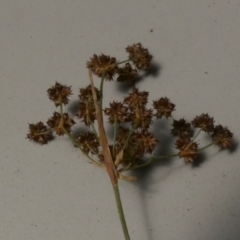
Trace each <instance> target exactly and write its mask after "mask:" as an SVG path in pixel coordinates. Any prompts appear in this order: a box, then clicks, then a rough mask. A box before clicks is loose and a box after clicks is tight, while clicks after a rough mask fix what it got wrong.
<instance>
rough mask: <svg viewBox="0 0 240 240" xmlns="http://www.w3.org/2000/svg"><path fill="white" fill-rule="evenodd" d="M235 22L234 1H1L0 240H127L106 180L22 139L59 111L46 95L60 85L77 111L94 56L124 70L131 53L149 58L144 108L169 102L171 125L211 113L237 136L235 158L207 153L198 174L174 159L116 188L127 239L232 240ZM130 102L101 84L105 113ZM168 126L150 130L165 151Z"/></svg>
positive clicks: (239, 200) (239, 178)
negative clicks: (136, 47) (69, 90)
mask: <svg viewBox="0 0 240 240" xmlns="http://www.w3.org/2000/svg"><path fill="white" fill-rule="evenodd" d="M239 22H240V2H239V1H238V0H229V1H228V0H218V1H210V0H202V1H199V0H192V1H190V0H179V1H169V0H149V1H142V0H127V1H126V0H122V1H110V0H105V1H104V0H99V1H84V0H68V1H65V0H41V1H36V0H34V1H33V0H22V1H16V0H1V1H0V33H1V37H0V109H1V116H0V129H1V130H0V133H1V137H0V154H1V158H0V216H1V217H0V239H1V240H67V239H71V240H99V239H100V240H112V239H114V240H122V239H124V238H123V234H122V230H121V225H120V222H119V219H118V215H117V210H116V206H115V201H114V196H113V192H112V188H111V185H110V182H109V179H108V176H107V175H106V173H105V172H104V171H103V170H101V169H98V168H96V167H94V166H92V165H90V164H89V163H88V162H87V159H86V158H85V157H84V156H83V155H82V154H81V153H79V152H78V151H77V150H76V149H75V148H74V147H73V146H72V145H71V144H70V142H69V141H68V140H67V138H65V137H63V138H58V139H57V140H56V141H53V142H51V143H50V144H48V145H46V146H42V147H41V146H38V145H36V144H34V143H31V142H29V141H28V140H27V139H25V137H26V133H27V132H28V123H35V122H38V121H46V120H47V119H48V118H49V117H50V116H51V115H52V112H53V111H54V110H55V108H54V106H53V104H52V103H51V102H50V101H49V99H48V97H47V94H46V90H47V89H48V88H49V87H51V86H52V85H54V83H55V82H56V81H58V82H60V83H62V84H67V85H71V86H72V87H73V93H74V95H72V97H71V99H72V100H73V101H76V100H77V96H78V92H79V88H80V87H85V86H86V85H87V84H88V83H89V80H88V73H87V69H86V61H88V60H89V59H90V57H91V56H92V55H93V54H94V53H96V54H101V53H105V54H107V55H111V56H114V57H116V58H117V59H118V60H124V59H126V57H127V54H126V53H125V48H126V47H127V46H128V45H131V44H133V43H137V42H141V43H142V44H143V46H144V47H147V48H148V49H149V51H150V52H151V53H152V54H153V55H154V66H155V67H154V71H152V72H151V73H149V74H148V75H147V76H146V78H145V80H144V81H141V82H139V83H138V84H137V87H139V88H140V89H141V90H146V91H149V92H150V100H149V102H150V104H151V102H152V100H153V99H156V98H160V97H164V96H167V97H169V98H170V100H171V101H172V102H173V103H175V104H176V111H175V112H174V117H175V118H176V119H178V118H181V117H184V118H185V119H189V120H192V119H193V118H194V117H195V116H196V115H199V114H201V113H209V115H211V116H214V118H215V122H216V124H222V125H224V126H225V125H227V126H228V127H229V129H230V130H231V131H232V132H233V133H234V147H233V149H232V150H231V151H219V149H218V148H217V147H212V148H210V149H209V150H207V151H206V154H205V158H204V161H203V162H202V163H201V164H199V166H197V167H192V166H191V165H186V164H185V163H184V161H183V160H182V159H177V158H176V159H172V160H169V161H163V162H158V163H157V164H155V165H154V166H153V167H151V168H149V169H144V170H142V171H139V172H137V173H135V174H137V176H138V180H137V181H135V182H125V181H121V182H120V191H121V196H122V201H123V205H124V209H125V213H126V219H127V223H128V226H129V232H130V235H131V239H132V240H183V239H184V240H203V239H204V240H229V239H240V228H239V225H240V159H239V157H240V153H239V147H238V141H239V137H240V127H239V119H240V107H239V102H240V94H239V93H240V82H239V76H240V67H239V64H240V28H239ZM95 83H96V85H97V84H99V80H98V79H97V78H95ZM119 90H120V91H119ZM126 93H127V92H124V91H123V89H122V88H121V87H120V85H119V84H116V83H115V82H110V83H106V84H105V90H104V104H105V105H106V103H108V102H109V101H113V100H116V99H117V100H121V97H122V96H124V94H126ZM166 127H167V125H166V124H165V122H164V121H163V122H162V124H160V125H159V126H158V128H157V131H158V134H159V136H160V138H159V140H160V141H161V144H162V145H161V146H162V149H163V150H168V149H169V148H170V144H172V142H171V140H170V139H169V137H168V135H167V132H166ZM200 139H201V137H200ZM201 140H202V141H203V144H207V139H206V138H205V137H204V135H203V137H202V139H201Z"/></svg>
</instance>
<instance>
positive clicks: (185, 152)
mask: <svg viewBox="0 0 240 240" xmlns="http://www.w3.org/2000/svg"><path fill="white" fill-rule="evenodd" d="M175 147H176V148H177V149H178V150H179V153H178V155H179V157H180V158H184V161H185V162H186V163H188V162H190V163H193V161H194V159H195V158H196V156H197V147H198V145H197V143H196V142H192V141H191V139H190V138H187V137H185V138H180V139H178V140H177V141H176V142H175Z"/></svg>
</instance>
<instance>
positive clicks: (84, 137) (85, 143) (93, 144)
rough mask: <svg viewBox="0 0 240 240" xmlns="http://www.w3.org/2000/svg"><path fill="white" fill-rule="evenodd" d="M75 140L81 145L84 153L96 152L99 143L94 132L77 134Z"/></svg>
mask: <svg viewBox="0 0 240 240" xmlns="http://www.w3.org/2000/svg"><path fill="white" fill-rule="evenodd" d="M76 142H77V143H78V144H79V145H80V146H81V147H82V150H83V152H84V153H86V154H88V153H89V152H91V153H92V154H96V155H97V154H98V151H99V146H100V145H99V142H98V140H97V138H96V135H95V134H94V133H91V132H87V133H84V134H79V136H78V137H77V139H76Z"/></svg>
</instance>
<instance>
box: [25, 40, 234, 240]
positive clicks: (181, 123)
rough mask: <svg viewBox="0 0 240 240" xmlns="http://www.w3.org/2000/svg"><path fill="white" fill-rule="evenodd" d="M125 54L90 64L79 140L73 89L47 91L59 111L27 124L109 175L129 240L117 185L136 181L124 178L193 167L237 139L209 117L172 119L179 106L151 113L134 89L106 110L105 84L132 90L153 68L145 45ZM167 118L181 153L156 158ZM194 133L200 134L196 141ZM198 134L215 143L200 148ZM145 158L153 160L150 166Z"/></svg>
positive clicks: (157, 104)
mask: <svg viewBox="0 0 240 240" xmlns="http://www.w3.org/2000/svg"><path fill="white" fill-rule="evenodd" d="M126 51H127V52H128V54H129V55H128V59H127V60H126V61H122V62H118V61H117V60H116V58H114V57H110V56H107V55H104V54H101V55H99V56H98V55H96V54H94V55H93V57H92V58H91V59H90V61H88V62H87V68H88V69H89V77H90V85H88V86H87V87H86V88H81V89H80V94H79V109H78V111H77V113H76V117H77V118H78V119H80V120H81V122H83V123H84V124H85V125H86V127H87V128H88V131H86V132H82V133H80V134H79V136H78V137H77V138H74V137H73V136H72V135H71V128H72V126H73V125H74V124H75V123H76V122H75V121H74V120H73V119H72V118H71V117H70V116H69V115H68V113H67V112H64V111H63V105H67V104H68V103H69V96H70V95H71V94H72V90H71V87H70V86H66V85H62V84H60V83H58V82H56V83H55V85H54V86H52V87H51V88H49V89H48V90H47V93H48V96H49V99H50V100H51V101H53V102H54V104H55V106H56V108H59V111H57V112H54V113H53V116H52V117H50V118H49V119H48V121H47V122H46V125H45V124H44V123H43V122H38V123H36V124H29V133H28V134H27V138H28V139H30V140H32V141H34V142H36V143H39V144H41V145H43V144H46V143H48V142H49V141H50V140H52V139H53V135H54V134H55V135H58V136H63V135H67V136H68V138H69V139H70V141H72V143H73V144H74V146H76V147H78V148H79V149H80V151H81V152H82V153H83V154H84V155H85V156H87V158H88V159H89V160H90V162H91V163H93V164H94V165H96V166H98V167H101V168H103V169H106V170H107V172H108V174H109V176H110V179H111V183H112V185H113V189H114V193H115V197H116V203H117V207H118V212H119V216H120V220H121V224H122V228H123V232H124V236H125V239H130V236H129V233H128V229H127V225H126V221H125V217H124V213H123V209H122V205H121V199H120V194H119V189H118V179H125V180H134V179H136V178H135V177H134V176H126V175H124V172H126V171H130V170H133V169H137V168H141V167H146V166H147V165H149V164H151V163H152V162H153V161H157V160H159V159H162V158H169V157H174V156H178V157H180V158H183V159H184V161H185V162H186V163H192V164H194V162H195V161H196V159H197V157H198V155H199V153H200V152H201V151H203V150H205V149H206V148H207V147H209V146H212V145H217V146H219V147H221V148H228V147H230V146H231V144H232V137H233V134H232V133H231V132H230V131H229V130H228V128H227V127H223V126H222V125H217V126H214V119H213V118H212V117H210V116H209V115H208V114H207V113H203V114H201V115H198V116H196V117H195V118H194V119H193V120H192V121H191V122H187V121H186V120H185V119H183V118H182V119H179V120H175V119H173V117H172V112H173V111H174V110H175V104H173V103H172V102H171V101H170V100H169V99H168V98H167V97H161V98H160V99H158V100H154V101H153V103H152V108H149V107H148V106H147V103H148V95H149V93H148V92H147V91H140V90H139V89H138V88H136V87H133V88H132V89H131V92H130V93H128V95H127V96H125V97H124V98H123V101H121V102H118V101H113V102H110V103H109V106H108V107H106V108H103V106H102V99H103V96H104V94H103V84H104V81H113V80H114V79H116V81H118V82H126V83H131V84H132V83H134V80H135V79H136V77H137V76H138V74H139V72H140V71H145V70H146V69H148V68H149V66H150V62H151V60H152V56H151V55H150V54H149V52H148V49H146V48H144V47H143V46H142V45H141V43H137V44H133V45H131V46H128V47H127V48H126ZM134 67H135V68H134ZM92 73H93V74H95V75H97V76H98V77H99V78H101V82H100V88H99V89H98V88H96V87H94V84H93V79H92ZM103 114H105V115H106V116H107V118H108V123H109V124H110V125H112V127H113V129H114V137H113V141H111V144H109V142H110V141H108V139H107V136H106V133H105V129H104V125H103ZM163 117H165V118H167V119H168V120H170V121H171V122H172V128H171V131H170V134H171V135H172V136H173V137H175V138H176V140H175V144H174V146H175V148H176V150H177V151H176V153H169V154H168V155H165V156H158V155H156V154H154V151H155V149H156V146H157V145H158V144H160V145H161V142H162V141H164V140H163V139H159V140H158V139H157V138H156V137H155V136H154V134H153V133H151V131H150V126H151V125H152V124H153V121H159V119H161V118H163ZM95 120H97V124H98V131H97V130H96V129H95V125H94V122H95ZM195 129H197V131H196V134H195V136H193V133H194V130H195ZM200 132H205V133H206V134H208V135H209V136H210V138H211V139H212V140H211V142H210V143H209V144H208V145H206V146H204V147H201V148H200V147H199V146H198V143H197V142H196V138H197V137H198V136H199V134H200ZM146 154H147V156H149V155H151V157H148V159H147V160H146V158H145V156H146Z"/></svg>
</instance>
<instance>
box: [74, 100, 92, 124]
mask: <svg viewBox="0 0 240 240" xmlns="http://www.w3.org/2000/svg"><path fill="white" fill-rule="evenodd" d="M76 116H77V117H78V118H79V119H82V121H83V122H84V123H85V125H86V126H90V125H91V124H92V123H93V122H94V121H95V120H96V111H95V107H94V104H93V102H80V103H79V109H78V112H77V113H76Z"/></svg>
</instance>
